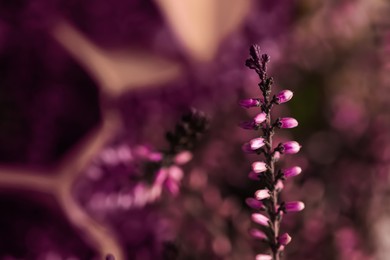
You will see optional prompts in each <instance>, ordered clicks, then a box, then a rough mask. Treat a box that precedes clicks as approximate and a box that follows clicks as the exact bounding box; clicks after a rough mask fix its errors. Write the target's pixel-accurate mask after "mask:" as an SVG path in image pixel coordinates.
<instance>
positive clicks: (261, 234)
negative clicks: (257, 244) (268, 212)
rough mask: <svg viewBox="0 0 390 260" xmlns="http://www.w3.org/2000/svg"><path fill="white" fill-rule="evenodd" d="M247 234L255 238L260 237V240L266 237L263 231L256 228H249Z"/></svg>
mask: <svg viewBox="0 0 390 260" xmlns="http://www.w3.org/2000/svg"><path fill="white" fill-rule="evenodd" d="M249 234H250V235H251V236H252V237H254V238H257V239H261V240H263V239H267V235H266V234H264V232H263V231H261V230H258V229H251V230H250V231H249Z"/></svg>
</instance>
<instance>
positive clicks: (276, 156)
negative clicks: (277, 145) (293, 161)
mask: <svg viewBox="0 0 390 260" xmlns="http://www.w3.org/2000/svg"><path fill="white" fill-rule="evenodd" d="M273 158H274V160H275V162H277V161H279V159H280V152H278V151H276V152H275V153H274V155H273Z"/></svg>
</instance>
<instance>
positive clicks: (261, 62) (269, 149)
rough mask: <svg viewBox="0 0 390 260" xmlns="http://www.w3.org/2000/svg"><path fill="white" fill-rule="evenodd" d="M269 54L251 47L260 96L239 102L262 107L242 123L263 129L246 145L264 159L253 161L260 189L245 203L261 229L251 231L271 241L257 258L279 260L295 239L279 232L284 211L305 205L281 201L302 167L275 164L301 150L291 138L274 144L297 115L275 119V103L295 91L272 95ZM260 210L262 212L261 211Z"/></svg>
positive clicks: (293, 124)
mask: <svg viewBox="0 0 390 260" xmlns="http://www.w3.org/2000/svg"><path fill="white" fill-rule="evenodd" d="M269 61H270V57H269V56H268V55H267V54H261V53H260V48H259V47H258V46H257V45H253V46H251V48H250V58H248V59H247V60H246V66H247V67H249V68H250V69H253V70H254V71H255V72H256V73H257V74H258V76H259V79H260V83H259V84H258V85H259V88H260V91H261V97H256V98H249V99H244V100H242V101H240V105H241V106H242V107H244V108H248V109H249V108H260V111H259V113H258V115H257V116H256V117H255V118H254V119H253V120H252V121H249V122H243V123H241V124H240V126H241V127H242V128H244V129H247V130H255V131H260V136H259V137H257V138H254V139H252V140H251V141H249V142H248V143H245V144H244V145H243V150H244V151H245V152H247V153H256V154H258V155H259V156H262V158H261V160H259V161H256V162H253V163H252V167H251V168H252V169H251V172H250V173H249V178H250V179H252V180H254V181H258V182H259V189H258V190H257V191H256V192H255V193H254V196H253V198H248V199H247V200H246V203H247V204H248V206H249V207H251V208H252V209H253V210H255V213H253V214H252V220H253V222H255V223H256V224H257V225H259V229H252V230H251V231H250V234H251V235H252V236H253V237H254V238H256V239H260V240H262V241H264V242H266V243H268V245H269V248H270V251H271V252H270V254H258V255H256V260H280V259H281V254H282V252H283V250H284V248H285V246H286V245H287V244H288V243H290V241H291V240H292V238H291V236H290V235H289V234H287V233H283V234H280V222H281V221H282V217H283V215H284V214H285V213H289V212H297V211H301V210H303V209H304V207H305V205H304V204H303V202H300V201H293V202H282V201H280V198H279V194H280V192H281V191H282V189H283V187H284V184H283V181H285V180H286V179H288V178H291V177H294V176H297V175H299V174H300V173H301V171H302V169H301V168H300V167H298V166H293V167H290V168H286V169H279V170H277V169H276V166H275V163H276V162H277V161H278V160H279V159H280V157H281V156H282V155H287V154H295V153H298V152H299V150H300V149H301V145H300V144H299V143H297V142H296V141H288V142H284V143H280V144H278V145H277V146H276V147H274V146H273V144H272V137H273V135H274V133H275V130H276V129H280V128H294V127H296V126H298V121H297V120H296V119H295V118H291V117H284V118H278V119H276V120H275V121H272V118H271V110H272V108H273V106H274V105H279V104H283V103H286V102H288V101H290V100H291V99H292V97H293V92H292V91H290V90H282V91H280V92H279V93H277V94H276V95H273V96H271V92H272V90H271V87H272V84H273V79H272V77H268V75H267V64H268V62H269ZM260 212H261V213H260Z"/></svg>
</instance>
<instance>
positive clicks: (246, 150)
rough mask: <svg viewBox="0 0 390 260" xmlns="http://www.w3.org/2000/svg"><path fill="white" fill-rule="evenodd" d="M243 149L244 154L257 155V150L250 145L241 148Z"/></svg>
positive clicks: (246, 144)
mask: <svg viewBox="0 0 390 260" xmlns="http://www.w3.org/2000/svg"><path fill="white" fill-rule="evenodd" d="M241 149H242V151H243V152H244V153H256V151H255V150H253V149H252V147H251V144H250V143H245V144H243V145H242V146H241Z"/></svg>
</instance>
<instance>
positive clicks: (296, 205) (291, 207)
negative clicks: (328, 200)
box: [284, 201, 305, 212]
mask: <svg viewBox="0 0 390 260" xmlns="http://www.w3.org/2000/svg"><path fill="white" fill-rule="evenodd" d="M284 207H285V209H286V212H297V211H301V210H303V209H304V208H305V204H304V203H303V202H302V201H290V202H287V203H286V204H285V205H284Z"/></svg>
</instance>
